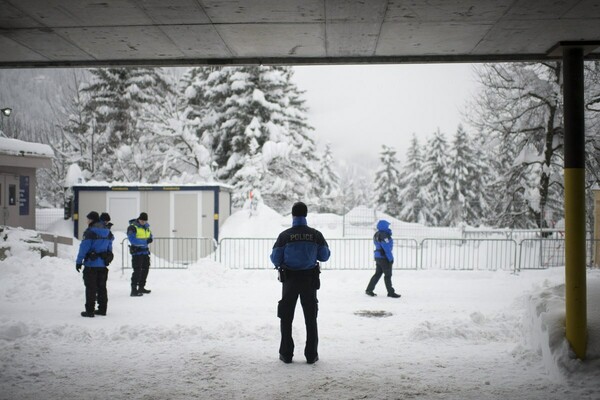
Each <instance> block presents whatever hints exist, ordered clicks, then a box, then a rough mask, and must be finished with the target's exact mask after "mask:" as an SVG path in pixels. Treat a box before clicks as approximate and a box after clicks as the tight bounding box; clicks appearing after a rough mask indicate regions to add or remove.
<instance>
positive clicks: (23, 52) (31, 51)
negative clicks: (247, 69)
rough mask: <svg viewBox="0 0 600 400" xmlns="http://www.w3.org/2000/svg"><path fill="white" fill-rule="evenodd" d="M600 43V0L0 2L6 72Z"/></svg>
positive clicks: (400, 57)
mask: <svg viewBox="0 0 600 400" xmlns="http://www.w3.org/2000/svg"><path fill="white" fill-rule="evenodd" d="M599 40H600V2H598V1H595V0H562V1H549V0H429V1H414V0H413V1H406V0H389V1H386V0H363V1H346V0H227V1H225V0H0V67H1V68H17V67H19V68H20V67H61V66H78V67H85V66H90V67H91V66H110V65H114V66H117V65H156V66H159V65H171V66H176V65H241V64H295V65H301V64H345V63H352V64H360V63H422V62H479V61H490V62H491V61H520V60H523V61H525V60H528V61H541V60H549V59H557V58H559V56H557V55H556V54H555V53H549V50H550V49H551V48H552V47H553V46H555V45H556V44H557V43H558V42H561V41H562V42H565V41H568V42H578V41H586V42H592V41H599ZM586 57H587V58H600V52H599V51H598V49H594V50H593V51H591V52H589V53H588V54H587V56H586Z"/></svg>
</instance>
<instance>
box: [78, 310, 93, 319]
mask: <svg viewBox="0 0 600 400" xmlns="http://www.w3.org/2000/svg"><path fill="white" fill-rule="evenodd" d="M81 316H82V317H88V318H94V313H93V312H87V311H82V312H81Z"/></svg>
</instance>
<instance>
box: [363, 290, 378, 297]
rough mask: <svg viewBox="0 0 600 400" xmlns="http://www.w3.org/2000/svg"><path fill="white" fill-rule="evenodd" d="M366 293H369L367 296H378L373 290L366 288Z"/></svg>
mask: <svg viewBox="0 0 600 400" xmlns="http://www.w3.org/2000/svg"><path fill="white" fill-rule="evenodd" d="M365 293H366V294H367V296H371V297H375V296H377V294H375V293H374V292H373V291H372V290H366V291H365Z"/></svg>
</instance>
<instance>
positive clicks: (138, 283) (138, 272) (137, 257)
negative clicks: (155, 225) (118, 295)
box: [127, 212, 153, 297]
mask: <svg viewBox="0 0 600 400" xmlns="http://www.w3.org/2000/svg"><path fill="white" fill-rule="evenodd" d="M127 238H128V239H129V243H130V245H129V253H131V266H132V268H133V273H132V274H131V296H132V297H138V296H143V295H144V294H148V293H150V292H151V290H148V289H146V279H148V272H149V271H150V249H149V248H148V245H149V244H150V243H152V240H153V239H152V232H151V231H150V225H149V224H148V214H146V213H145V212H142V213H140V216H139V217H137V218H135V219H132V220H129V227H128V228H127Z"/></svg>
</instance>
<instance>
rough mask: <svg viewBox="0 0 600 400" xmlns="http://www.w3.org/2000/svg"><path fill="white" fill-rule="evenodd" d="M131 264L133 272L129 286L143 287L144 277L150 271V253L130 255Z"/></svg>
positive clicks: (144, 284) (144, 285)
mask: <svg viewBox="0 0 600 400" xmlns="http://www.w3.org/2000/svg"><path fill="white" fill-rule="evenodd" d="M131 266H132V267H133V273H132V274H131V287H132V288H138V287H139V288H140V289H143V288H145V287H146V279H147V278H148V272H149V271H150V255H149V254H141V255H135V256H131Z"/></svg>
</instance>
